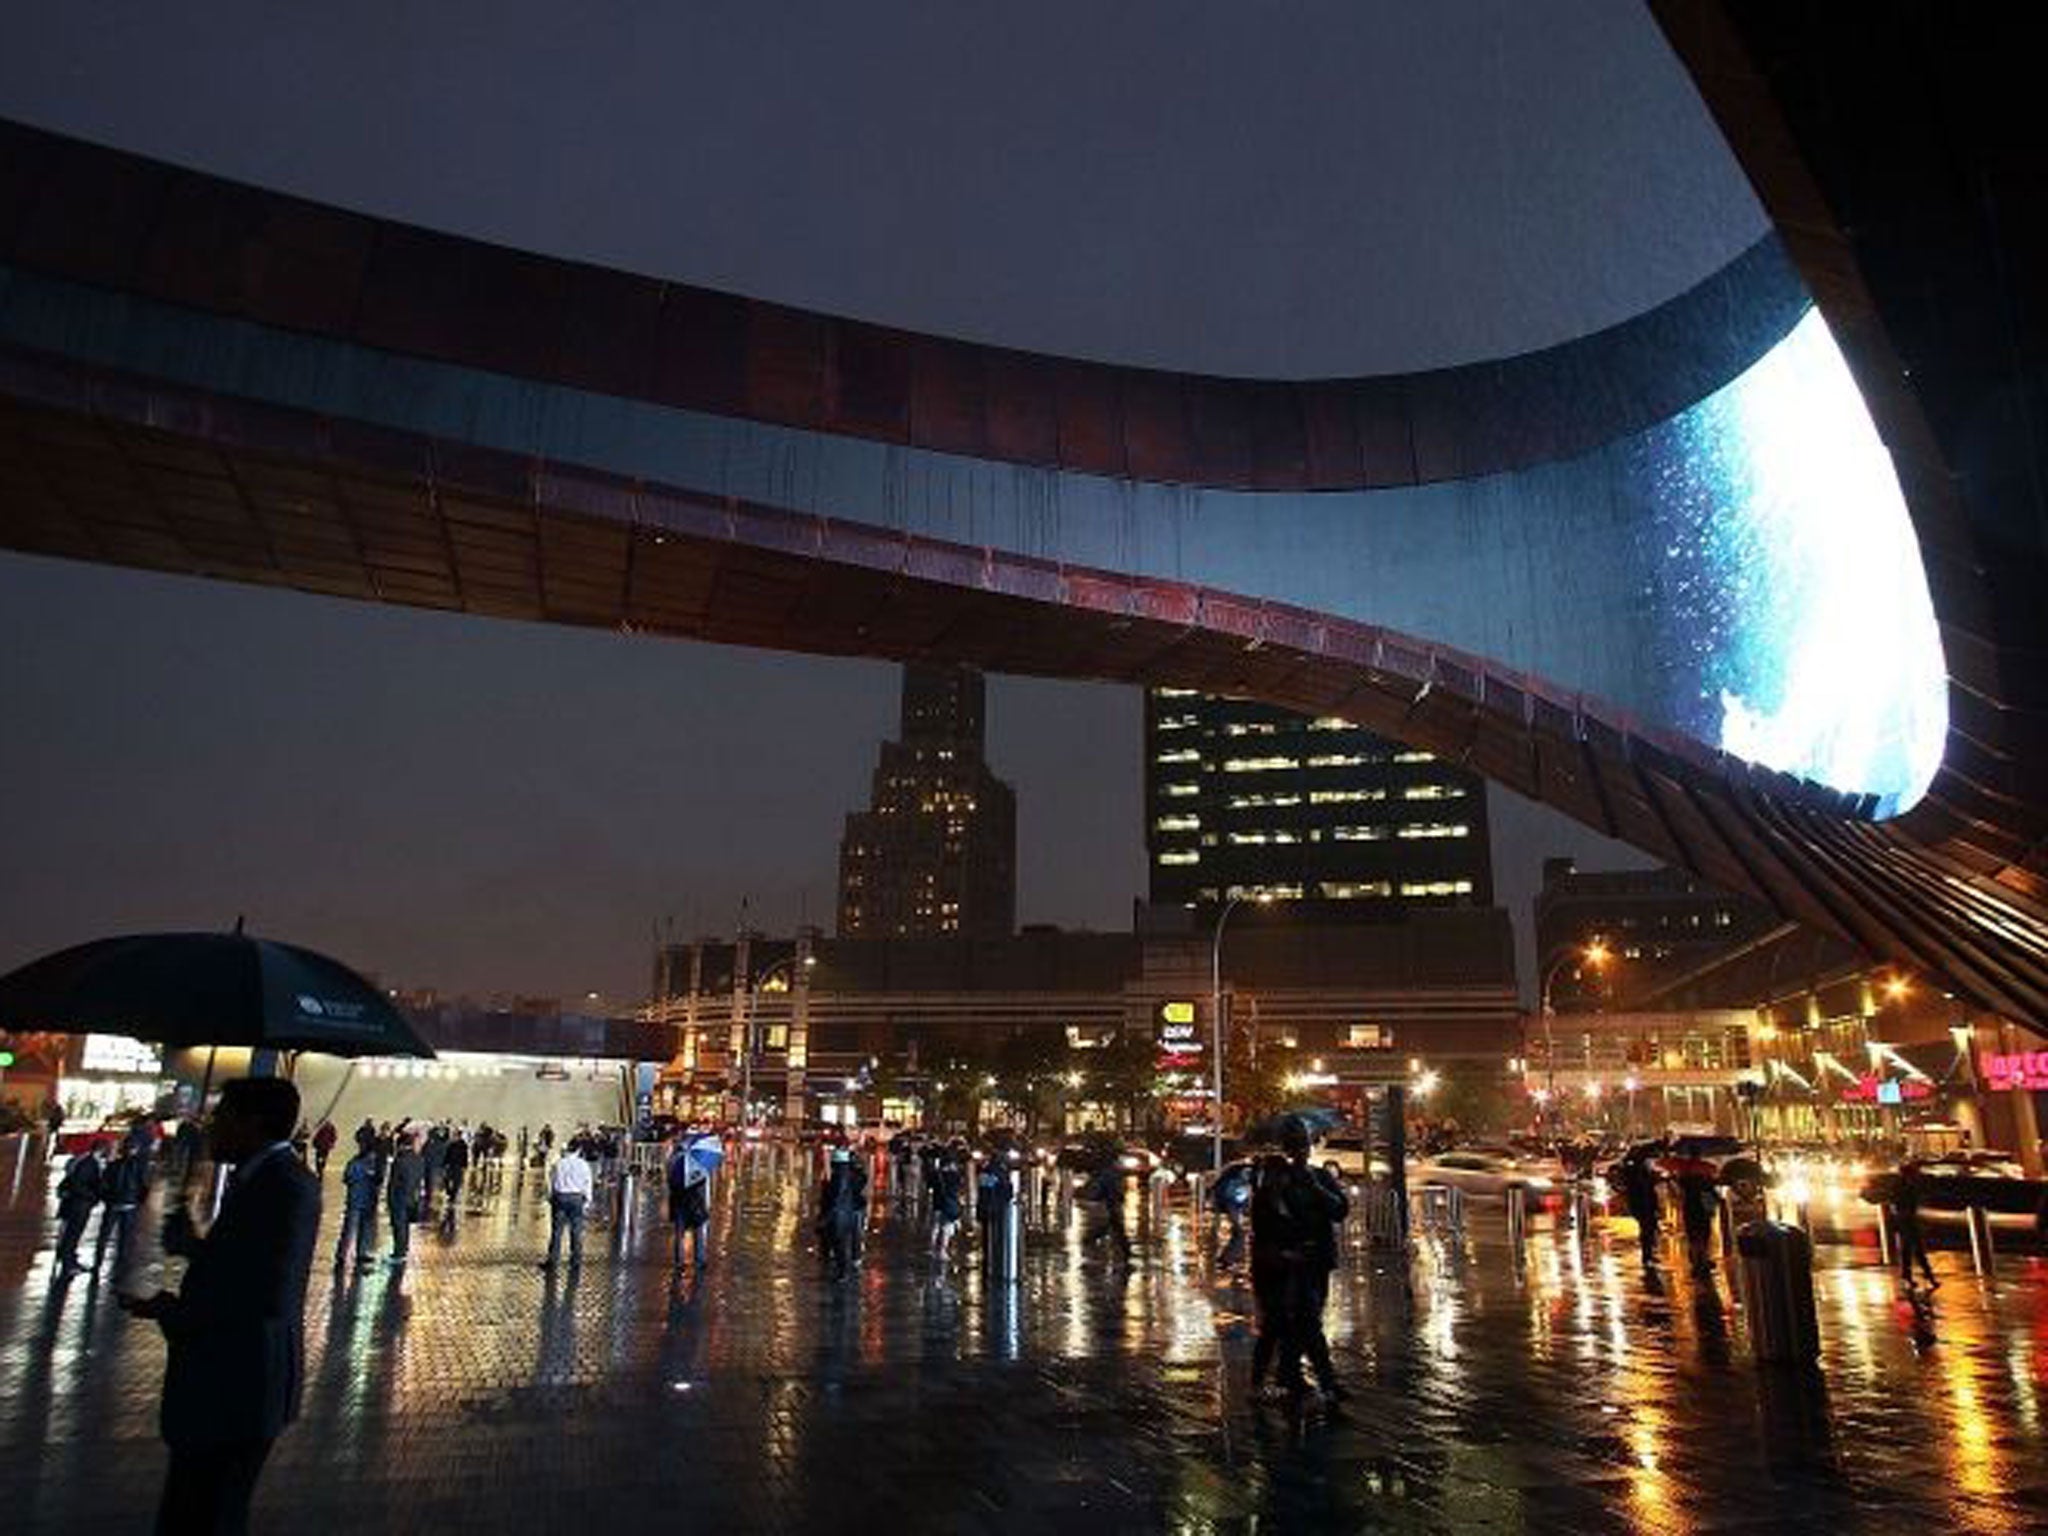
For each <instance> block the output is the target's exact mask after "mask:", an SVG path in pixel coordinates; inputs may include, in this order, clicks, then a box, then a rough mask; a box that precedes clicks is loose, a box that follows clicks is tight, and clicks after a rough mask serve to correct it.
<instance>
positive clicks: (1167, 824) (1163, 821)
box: [1152, 816, 1202, 832]
mask: <svg viewBox="0 0 2048 1536" xmlns="http://www.w3.org/2000/svg"><path fill="white" fill-rule="evenodd" d="M1152 825H1153V826H1154V827H1156V828H1158V829H1159V830H1160V831H1161V832H1194V831H1198V830H1199V829H1200V828H1201V825H1202V818H1201V817H1199V816H1162V817H1160V818H1159V819H1158V820H1157V821H1155V822H1153V823H1152Z"/></svg>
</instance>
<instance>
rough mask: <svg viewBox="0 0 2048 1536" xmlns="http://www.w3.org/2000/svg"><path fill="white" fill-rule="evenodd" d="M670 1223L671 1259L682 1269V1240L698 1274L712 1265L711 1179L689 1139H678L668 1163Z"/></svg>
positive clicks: (685, 1137)
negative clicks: (686, 1236) (697, 1157)
mask: <svg viewBox="0 0 2048 1536" xmlns="http://www.w3.org/2000/svg"><path fill="white" fill-rule="evenodd" d="M668 1219H669V1226H670V1228H671V1229H672V1231H673V1234H674V1236H673V1241H672V1242H671V1244H670V1257H671V1259H672V1261H673V1263H674V1265H675V1267H676V1268H677V1269H681V1268H682V1267H683V1238H684V1236H685V1235H686V1234H687V1235H688V1237H689V1239H690V1247H691V1253H692V1259H691V1264H692V1267H693V1268H695V1269H696V1270H697V1271H698V1272H699V1273H701V1272H702V1271H703V1269H704V1266H705V1265H706V1264H708V1263H710V1262H711V1254H710V1245H711V1175H710V1173H709V1172H708V1171H706V1169H705V1167H704V1165H703V1164H702V1163H700V1162H699V1161H698V1160H697V1159H696V1158H695V1157H693V1156H691V1154H690V1139H689V1137H687V1136H682V1137H678V1138H677V1140H676V1149H675V1151H674V1152H672V1153H670V1154H669V1160H668Z"/></svg>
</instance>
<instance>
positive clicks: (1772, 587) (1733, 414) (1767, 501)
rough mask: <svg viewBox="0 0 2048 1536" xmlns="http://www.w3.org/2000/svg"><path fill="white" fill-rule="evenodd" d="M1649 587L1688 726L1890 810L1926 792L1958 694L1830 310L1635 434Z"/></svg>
mask: <svg viewBox="0 0 2048 1536" xmlns="http://www.w3.org/2000/svg"><path fill="white" fill-rule="evenodd" d="M1626 473H1627V476H1628V479H1629V482H1630V490H1631V492H1632V494H1631V496H1630V500H1631V501H1633V502H1634V503H1635V504H1636V505H1637V506H1638V507H1640V508H1642V509H1644V510H1645V511H1646V512H1647V513H1648V516H1647V517H1646V518H1645V519H1644V520H1643V521H1642V522H1641V523H1640V524H1639V526H1640V527H1641V528H1642V530H1643V531H1642V538H1643V540H1644V541H1645V542H1646V543H1647V544H1648V546H1649V547H1648V548H1647V549H1646V550H1645V551H1644V553H1645V554H1646V555H1648V557H1649V558H1648V559H1646V560H1644V561H1643V562H1642V563H1641V564H1640V565H1639V566H1638V569H1639V571H1644V572H1646V573H1647V574H1646V576H1645V578H1644V579H1645V581H1646V589H1645V592H1644V594H1643V595H1644V596H1645V597H1646V598H1648V599H1649V600H1650V607H1651V608H1652V610H1653V611H1655V612H1657V613H1659V614H1660V615H1661V619H1660V622H1659V624H1658V626H1657V631H1656V636H1655V639H1654V641H1653V646H1654V649H1655V651H1656V654H1655V656H1654V658H1653V660H1654V664H1655V666H1656V668H1657V669H1658V672H1659V673H1660V675H1661V678H1662V680H1663V684H1664V697H1663V704H1664V707H1665V710H1666V712H1668V716H1669V717H1670V718H1671V720H1672V723H1674V724H1676V725H1678V726H1679V727H1680V728H1681V729H1683V730H1685V731H1686V732H1687V733H1688V734H1691V735H1693V736H1695V737H1697V738H1699V739H1700V740H1703V741H1708V742H1713V743H1716V744H1718V745H1719V746H1721V747H1722V748H1723V749H1724V750H1726V751H1728V752H1731V753H1734V754H1735V755H1736V756H1738V757H1743V758H1747V759H1749V760H1750V761H1752V762H1759V763H1764V764H1767V765H1769V766H1770V767H1773V768H1778V769H1781V770H1783V771H1784V772H1787V773H1792V774H1798V775H1800V776H1801V777H1804V778H1810V779H1816V780H1818V781H1820V782H1821V783H1824V784H1828V785H1831V786H1833V787H1835V788H1837V789H1844V790H1853V791H1856V792H1859V793H1868V794H1875V795H1876V796H1877V797H1878V807H1877V811H1878V814H1879V815H1881V816H1882V815H1891V814H1895V813H1896V812H1898V811H1901V810H1904V809H1905V808H1906V807H1908V806H1909V805H1911V804H1912V803H1913V802H1914V801H1916V800H1918V799H1919V798H1920V797H1921V795H1923V794H1924V793H1925V792H1926V789H1927V786H1928V783H1929V782H1930V781H1931V780H1932V778H1933V776H1934V771H1935V768H1936V766H1937V765H1938V764H1939V763H1940V761H1941V751H1942V742H1943V738H1944V736H1945V734H1946V731H1947V726H1948V700H1947V692H1946V681H1945V673H1944V669H1943V665H1942V653H1941V642H1940V638H1939V636H1938V634H1937V631H1936V628H1935V621H1934V607H1933V604H1932V602H1931V601H1930V600H1929V597H1928V592H1927V582H1926V577H1925V575H1924V574H1923V572H1922V569H1921V564H1920V550H1919V545H1918V542H1917V541H1916V539H1915V537H1914V533H1913V527H1912V524H1911V522H1910V521H1909V520H1908V518H1907V514H1906V505H1905V501H1904V499H1903V498H1902V497H1901V495H1900V492H1899V485H1898V480H1897V478H1896V476H1895V475H1894V473H1893V470H1892V463H1891V458H1890V456H1889V454H1887V453H1886V451H1885V449H1884V446H1883V444H1882V443H1881V442H1880V441H1879V439H1878V436H1877V430H1876V428H1875V427H1874V426H1873V425H1872V423H1871V420H1870V416H1869V413H1868V411H1867V410H1866V408H1865V406H1864V403H1863V397H1862V395H1861V393H1860V392H1859V391H1858V390H1857V388H1856V385H1855V382H1854V380H1853V378H1852V377H1851V375H1850V373H1849V368H1848V365H1847V363H1846V362H1845V361H1844V360H1843V357H1842V354H1841V352H1840V350H1839V349H1838V348H1837V347H1836V345H1835V341H1834V337H1833V336H1832V335H1831V334H1830V332H1829V331H1828V328H1827V324H1826V322H1825V321H1824V320H1823V319H1822V318H1821V316H1820V313H1819V311H1817V310H1809V311H1808V312H1807V314H1806V315H1805V317H1804V318H1803V319H1801V320H1800V321H1799V323H1798V324H1797V325H1796V326H1795V327H1794V328H1793V329H1792V331H1791V332H1790V333H1789V334H1788V335H1787V336H1786V337H1785V339H1784V340H1783V341H1781V342H1780V343H1779V344H1778V345H1777V346H1775V347H1773V348H1772V349H1771V350H1770V351H1769V352H1768V353H1766V354H1765V355H1764V356H1763V357H1762V358H1761V359H1759V360H1758V361H1757V362H1756V363H1755V364H1754V365H1753V366H1751V367H1750V368H1749V369H1748V370H1747V371H1746V372H1744V373H1743V374H1741V375H1740V376H1739V377H1737V378H1736V379H1734V380H1733V381H1732V382H1730V383H1729V384H1728V385H1726V386H1725V387H1723V388H1722V389H1720V390H1718V391H1717V392H1715V393H1714V394H1712V395H1709V396H1708V397H1707V398H1706V399H1704V400H1702V401H1700V402H1699V403H1698V404H1697V405H1695V406H1693V407H1691V408H1690V409H1689V410H1686V411H1685V412H1683V413H1681V414H1680V415H1678V416H1675V417H1673V418H1672V419H1671V420H1670V421H1668V422H1666V423H1664V424H1663V425H1662V426H1660V427H1657V428H1654V429H1652V430H1651V431H1649V432H1646V433H1644V434H1642V435H1641V436H1640V437H1638V438H1636V439H1635V440H1634V442H1633V443H1632V444H1631V447H1630V452H1629V456H1628V465H1627V471H1626Z"/></svg>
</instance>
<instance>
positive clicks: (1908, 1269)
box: [1892, 1163, 1941, 1291]
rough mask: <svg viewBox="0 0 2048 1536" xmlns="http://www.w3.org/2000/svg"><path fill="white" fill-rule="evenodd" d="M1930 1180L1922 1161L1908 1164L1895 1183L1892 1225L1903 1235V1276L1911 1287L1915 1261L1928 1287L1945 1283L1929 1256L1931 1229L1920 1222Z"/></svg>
mask: <svg viewBox="0 0 2048 1536" xmlns="http://www.w3.org/2000/svg"><path fill="white" fill-rule="evenodd" d="M1926 1186H1927V1179H1926V1175H1924V1174H1923V1173H1921V1171H1920V1165H1919V1164H1918V1163H1905V1164H1902V1165H1901V1166H1900V1168H1899V1176H1898V1178H1897V1180H1895V1181H1894V1183H1893V1185H1892V1226H1893V1228H1894V1229H1895V1230H1896V1231H1897V1233H1898V1238H1899V1279H1900V1280H1902V1281H1903V1282H1905V1286H1906V1289H1907V1290H1909V1291H1910V1290H1911V1289H1912V1288H1913V1264H1914V1262H1915V1261H1916V1260H1917V1261H1918V1262H1919V1265H1920V1273H1921V1274H1922V1275H1924V1276H1925V1277H1926V1279H1927V1288H1928V1289H1929V1290H1930V1291H1931V1290H1935V1289H1937V1288H1939V1286H1940V1285H1941V1282H1940V1281H1939V1280H1937V1279H1935V1278H1934V1265H1933V1264H1932V1263H1930V1262H1929V1261H1928V1258H1927V1232H1926V1230H1925V1228H1923V1227H1922V1226H1921V1224H1920V1202H1921V1199H1922V1197H1923V1196H1924V1195H1925V1194H1926Z"/></svg>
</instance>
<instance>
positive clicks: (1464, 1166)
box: [1408, 1148, 1563, 1199]
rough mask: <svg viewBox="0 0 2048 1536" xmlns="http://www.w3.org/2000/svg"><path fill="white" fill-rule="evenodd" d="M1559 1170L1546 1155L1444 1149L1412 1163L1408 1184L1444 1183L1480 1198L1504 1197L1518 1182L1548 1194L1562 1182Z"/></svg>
mask: <svg viewBox="0 0 2048 1536" xmlns="http://www.w3.org/2000/svg"><path fill="white" fill-rule="evenodd" d="M1562 1182H1563V1180H1562V1170H1561V1169H1560V1168H1559V1167H1558V1165H1557V1164H1556V1163H1554V1162H1551V1161H1549V1160H1547V1159H1545V1160H1538V1159H1534V1158H1524V1157H1518V1156H1516V1155H1514V1154H1512V1153H1508V1152H1495V1151H1483V1150H1480V1149H1477V1148H1472V1149H1468V1150H1466V1151H1463V1152H1445V1153H1443V1154H1442V1155H1441V1156H1438V1157H1433V1158H1427V1159H1425V1160H1423V1161H1422V1162H1419V1163H1414V1164H1411V1165H1410V1166H1409V1169H1408V1183H1409V1186H1410V1187H1411V1188H1413V1187H1415V1186H1417V1185H1422V1184H1447V1185H1449V1186H1450V1187H1451V1188H1453V1189H1462V1190H1463V1191H1464V1192H1465V1194H1466V1195H1467V1196H1468V1197H1470V1196H1474V1195H1476V1196H1478V1197H1480V1198H1482V1199H1498V1198H1502V1197H1504V1196H1505V1195H1506V1194H1507V1192H1508V1190H1510V1189H1512V1188H1515V1187H1516V1186H1520V1187H1521V1188H1523V1189H1525V1190H1527V1191H1529V1193H1531V1194H1532V1195H1537V1196H1540V1197H1548V1196H1549V1195H1550V1193H1551V1192H1552V1191H1553V1190H1555V1189H1556V1188H1557V1186H1558V1185H1559V1184H1560V1183H1562Z"/></svg>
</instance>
